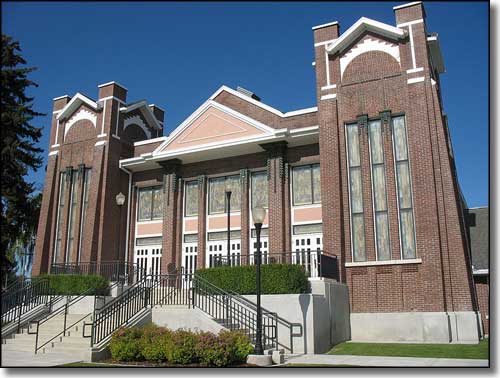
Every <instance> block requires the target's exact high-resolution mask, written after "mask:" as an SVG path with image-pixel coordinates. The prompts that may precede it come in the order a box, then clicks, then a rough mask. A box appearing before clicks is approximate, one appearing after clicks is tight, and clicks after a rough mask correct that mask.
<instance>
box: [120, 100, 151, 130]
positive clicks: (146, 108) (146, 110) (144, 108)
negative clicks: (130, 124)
mask: <svg viewBox="0 0 500 378" xmlns="http://www.w3.org/2000/svg"><path fill="white" fill-rule="evenodd" d="M136 109H140V110H141V112H142V114H143V116H144V118H146V121H148V123H149V124H150V125H153V127H156V128H157V129H158V130H160V129H161V125H160V123H159V121H158V120H157V119H156V117H155V115H154V113H153V111H152V110H151V108H150V107H149V106H148V104H147V103H146V101H140V102H138V103H136V104H134V105H131V106H124V107H121V108H120V111H121V112H122V113H125V114H126V113H130V112H131V111H132V110H136Z"/></svg>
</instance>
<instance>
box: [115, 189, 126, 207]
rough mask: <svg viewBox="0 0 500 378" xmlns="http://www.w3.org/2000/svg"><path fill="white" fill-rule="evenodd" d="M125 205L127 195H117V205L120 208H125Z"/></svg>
mask: <svg viewBox="0 0 500 378" xmlns="http://www.w3.org/2000/svg"><path fill="white" fill-rule="evenodd" d="M124 203H125V194H123V193H122V192H120V193H118V194H117V195H116V204H117V205H118V206H123V204H124Z"/></svg>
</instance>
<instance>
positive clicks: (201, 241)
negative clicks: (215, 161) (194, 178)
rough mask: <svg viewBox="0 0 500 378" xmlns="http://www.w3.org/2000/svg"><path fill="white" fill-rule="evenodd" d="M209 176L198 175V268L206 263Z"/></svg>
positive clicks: (201, 267)
mask: <svg viewBox="0 0 500 378" xmlns="http://www.w3.org/2000/svg"><path fill="white" fill-rule="evenodd" d="M206 214H207V177H206V176H205V175H201V176H198V259H197V265H198V266H197V267H196V268H197V269H203V268H204V267H205V263H206V249H207V242H206V233H207V215H206Z"/></svg>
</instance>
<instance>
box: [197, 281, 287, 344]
mask: <svg viewBox="0 0 500 378" xmlns="http://www.w3.org/2000/svg"><path fill="white" fill-rule="evenodd" d="M235 297H240V296H239V295H237V294H236V295H235V294H231V293H229V292H227V291H225V290H224V289H222V288H220V287H217V286H215V285H214V284H212V283H211V282H208V281H207V280H205V279H203V278H201V277H200V276H199V275H195V276H194V279H193V306H196V307H198V308H199V309H200V310H202V311H204V312H205V313H207V314H208V315H210V316H212V317H214V318H215V319H222V321H223V322H224V323H226V327H227V328H229V329H231V330H233V329H239V330H242V328H241V327H244V328H243V331H244V333H246V334H247V336H249V337H250V338H251V339H252V340H253V339H254V335H255V333H256V326H257V311H256V309H254V308H253V307H252V306H248V304H247V303H246V301H238V300H235ZM238 299H239V298H238ZM242 302H245V304H244V303H242ZM266 311H267V310H266ZM221 316H222V317H221ZM234 322H236V323H237V324H238V328H235V327H233V326H234ZM262 328H263V332H262V336H263V341H264V345H269V344H271V345H272V346H273V347H275V348H276V349H278V346H279V344H278V326H277V314H276V313H274V312H263V313H262ZM268 329H269V330H270V332H269V331H268ZM268 342H269V344H268Z"/></svg>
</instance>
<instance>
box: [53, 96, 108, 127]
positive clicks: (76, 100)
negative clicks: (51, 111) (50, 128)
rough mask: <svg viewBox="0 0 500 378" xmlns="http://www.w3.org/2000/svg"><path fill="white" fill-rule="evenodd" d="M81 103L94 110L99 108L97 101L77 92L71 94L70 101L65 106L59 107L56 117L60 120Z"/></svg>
mask: <svg viewBox="0 0 500 378" xmlns="http://www.w3.org/2000/svg"><path fill="white" fill-rule="evenodd" d="M82 103H83V104H86V105H88V106H89V107H90V108H92V109H94V110H97V109H98V108H99V105H98V104H97V102H95V101H92V100H91V99H90V98H88V97H86V96H84V95H82V94H81V93H80V92H77V93H76V94H75V95H74V96H73V98H72V99H71V101H70V102H68V103H67V104H66V106H65V107H64V108H62V109H61V111H60V113H59V114H58V115H57V117H56V119H58V120H62V119H65V118H67V117H69V116H70V115H71V114H72V113H73V112H74V111H75V110H76V109H77V108H78V107H79V106H80V105H81V104H82Z"/></svg>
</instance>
